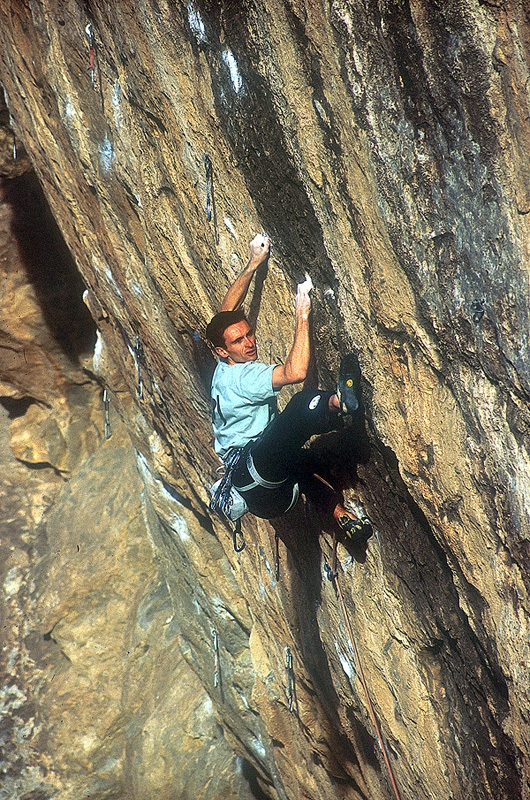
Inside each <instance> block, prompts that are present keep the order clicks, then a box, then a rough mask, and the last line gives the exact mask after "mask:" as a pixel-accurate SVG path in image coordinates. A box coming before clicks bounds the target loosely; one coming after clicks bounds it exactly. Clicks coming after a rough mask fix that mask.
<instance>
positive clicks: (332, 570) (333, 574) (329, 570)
mask: <svg viewBox="0 0 530 800" xmlns="http://www.w3.org/2000/svg"><path fill="white" fill-rule="evenodd" d="M325 569H326V574H327V577H328V579H329V580H330V581H331V583H332V584H333V588H334V589H335V594H336V595H337V598H338V601H339V605H340V607H341V610H342V615H343V617H344V622H345V623H346V629H347V631H348V636H349V639H350V646H351V649H352V651H353V655H354V658H355V664H356V667H357V675H358V676H359V679H360V681H361V684H362V687H363V689H364V693H365V696H366V702H367V706H368V714H369V717H370V719H371V721H372V725H373V726H374V730H375V733H376V736H377V741H378V742H379V747H380V750H381V753H382V755H383V760H384V762H385V766H386V770H387V774H388V778H389V780H390V784H391V786H392V790H393V792H394V796H395V798H396V800H401V795H400V793H399V789H398V786H397V783H396V779H395V777H394V771H393V769H392V764H391V763H390V759H389V757H388V751H387V748H386V744H385V740H384V739H383V733H382V731H381V726H380V725H379V720H378V719H377V715H376V713H375V708H374V705H373V703H372V698H371V697H370V692H369V690H368V683H367V681H366V677H365V674H364V670H363V666H362V662H361V658H360V655H359V648H358V647H357V643H356V641H355V637H354V635H353V629H352V627H351V623H350V618H349V616H348V611H347V609H346V603H345V602H344V597H343V594H342V590H341V588H340V583H339V581H338V580H337V578H338V570H337V534H336V533H335V532H334V533H333V549H332V553H331V566H330V565H328V564H327V562H326V565H325Z"/></svg>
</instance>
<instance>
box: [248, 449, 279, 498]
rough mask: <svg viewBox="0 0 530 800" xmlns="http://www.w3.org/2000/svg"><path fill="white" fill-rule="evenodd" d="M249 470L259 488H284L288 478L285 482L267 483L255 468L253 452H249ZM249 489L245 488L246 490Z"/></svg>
mask: <svg viewBox="0 0 530 800" xmlns="http://www.w3.org/2000/svg"><path fill="white" fill-rule="evenodd" d="M247 469H248V471H249V472H250V474H251V476H252V477H253V478H254V480H255V481H256V483H257V484H258V485H259V486H263V488H264V489H277V488H278V486H283V484H284V483H285V481H286V480H287V478H284V479H283V481H266V480H265V478H262V477H261V475H260V474H259V472H258V471H257V469H256V467H255V466H254V459H253V458H252V451H251V450H249V451H248V453H247ZM246 488H248V487H246V486H245V489H246Z"/></svg>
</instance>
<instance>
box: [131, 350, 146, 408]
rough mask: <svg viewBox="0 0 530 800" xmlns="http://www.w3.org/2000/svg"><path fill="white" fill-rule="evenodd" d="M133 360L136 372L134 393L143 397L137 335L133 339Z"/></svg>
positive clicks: (140, 351) (140, 357) (140, 353)
mask: <svg viewBox="0 0 530 800" xmlns="http://www.w3.org/2000/svg"><path fill="white" fill-rule="evenodd" d="M133 350H134V361H135V364H136V372H137V384H136V394H137V396H138V397H139V398H140V400H141V399H142V397H143V394H144V392H143V379H142V353H143V347H142V341H141V339H140V337H139V336H136V337H135V339H134V348H133Z"/></svg>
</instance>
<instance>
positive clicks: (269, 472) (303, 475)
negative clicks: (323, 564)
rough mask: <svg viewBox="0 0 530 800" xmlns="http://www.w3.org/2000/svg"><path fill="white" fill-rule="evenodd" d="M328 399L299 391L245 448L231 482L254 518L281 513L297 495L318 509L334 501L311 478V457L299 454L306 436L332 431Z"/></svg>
mask: <svg viewBox="0 0 530 800" xmlns="http://www.w3.org/2000/svg"><path fill="white" fill-rule="evenodd" d="M332 394H333V392H322V391H319V390H312V389H303V390H302V391H301V392H298V393H297V394H295V395H294V396H293V397H292V398H291V400H290V401H289V403H288V404H287V405H286V407H285V409H284V410H283V411H282V413H281V414H279V415H278V416H277V417H276V418H275V419H273V420H272V422H270V423H269V424H268V425H267V427H266V428H265V430H264V431H263V433H262V434H261V436H260V437H259V438H258V439H256V440H254V441H253V442H251V443H250V445H248V446H247V447H246V448H245V451H244V452H243V456H242V458H241V459H240V462H239V464H238V465H237V467H236V469H235V471H234V476H233V480H232V482H233V485H234V486H235V487H236V489H237V490H238V491H239V492H241V494H242V495H243V497H244V498H245V500H246V502H247V504H248V507H249V510H250V512H251V513H252V514H254V515H255V516H256V517H263V518H264V519H272V518H273V517H279V516H280V515H281V514H285V512H286V511H288V510H289V509H290V508H291V507H292V506H294V505H295V503H296V501H297V499H298V495H299V492H300V491H301V492H303V493H304V494H305V495H306V496H309V497H310V498H311V499H312V500H313V501H314V502H316V503H318V504H319V505H321V506H324V505H326V504H329V503H330V502H331V500H332V499H333V497H334V492H333V490H332V489H330V488H328V487H327V486H325V485H324V484H323V483H321V482H320V481H318V480H317V479H315V478H314V477H313V473H314V472H315V471H318V466H317V464H316V463H315V460H314V458H313V457H312V455H311V453H310V452H309V451H307V450H302V447H303V445H304V444H305V443H306V442H307V440H308V439H310V438H311V436H314V435H315V434H318V433H328V432H329V431H331V430H333V429H334V428H335V424H336V420H337V414H336V413H333V412H332V411H330V410H329V405H328V401H329V398H330V397H331V395H332ZM256 484H257V485H256ZM248 487H251V488H248Z"/></svg>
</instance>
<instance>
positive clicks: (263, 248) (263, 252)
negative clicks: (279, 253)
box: [250, 233, 271, 267]
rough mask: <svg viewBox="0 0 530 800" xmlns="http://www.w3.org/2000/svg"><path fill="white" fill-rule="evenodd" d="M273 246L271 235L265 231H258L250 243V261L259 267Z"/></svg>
mask: <svg viewBox="0 0 530 800" xmlns="http://www.w3.org/2000/svg"><path fill="white" fill-rule="evenodd" d="M270 246H271V240H270V237H269V236H267V235H266V234H265V233H258V234H257V235H256V236H254V238H253V239H252V241H251V243H250V263H251V264H252V266H256V267H259V265H260V264H263V262H264V261H265V260H266V258H267V256H268V255H269V251H270Z"/></svg>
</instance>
